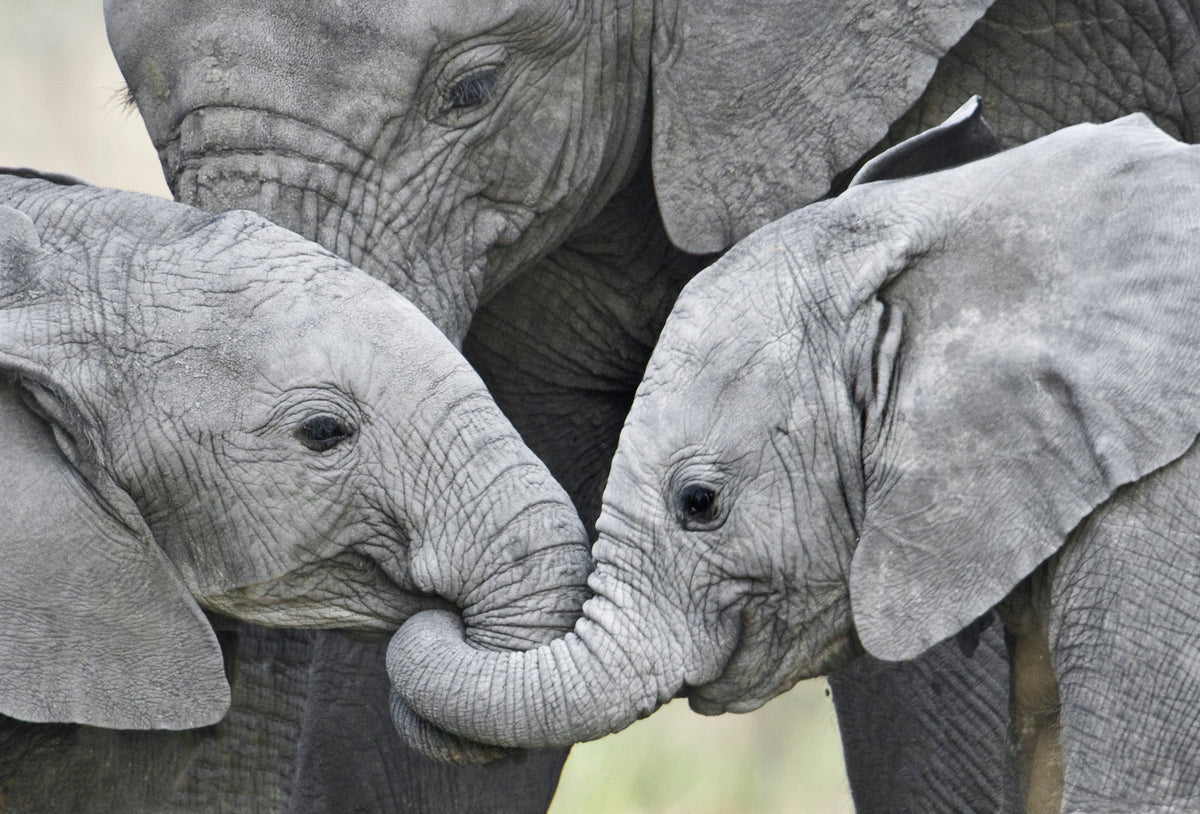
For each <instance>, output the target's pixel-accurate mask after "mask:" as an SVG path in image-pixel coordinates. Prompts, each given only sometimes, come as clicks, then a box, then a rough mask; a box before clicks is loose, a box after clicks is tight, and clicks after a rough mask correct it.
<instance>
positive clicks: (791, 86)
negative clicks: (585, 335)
mask: <svg viewBox="0 0 1200 814" xmlns="http://www.w3.org/2000/svg"><path fill="white" fill-rule="evenodd" d="M989 5H991V0H975V1H974V2H967V1H966V0H958V1H957V2H938V3H907V4H906V3H876V2H871V0H805V2H797V0H771V2H767V3H756V4H755V5H754V8H753V10H752V11H751V10H747V9H746V8H745V7H743V6H741V5H739V4H737V3H729V2H726V1H725V0H659V2H658V8H657V9H656V12H655V31H654V44H653V51H652V56H651V61H652V66H651V74H652V78H651V87H652V90H653V117H654V118H653V131H654V132H653V164H654V184H655V190H656V192H657V194H658V200H659V205H660V207H661V209H662V215H663V222H664V224H665V225H666V228H667V234H668V235H669V236H670V237H671V240H672V241H673V242H674V243H675V244H676V245H677V246H679V247H680V248H681V249H683V250H685V251H688V252H692V253H696V254H703V253H708V252H716V251H721V250H724V249H726V248H728V247H729V246H731V245H732V244H733V243H734V242H735V241H737V240H740V239H741V238H743V237H745V236H746V235H747V234H749V233H750V232H751V231H753V230H754V229H757V228H758V227H760V226H762V225H764V224H765V223H767V222H769V221H772V220H775V219H776V218H778V217H780V216H782V215H784V214H785V213H787V212H790V211H792V210H793V209H797V208H798V207H800V206H802V205H804V204H806V203H809V202H811V201H813V200H816V199H817V198H820V197H822V196H823V195H825V194H826V193H827V192H828V191H829V187H830V184H831V182H832V181H833V179H834V177H835V176H836V175H837V174H838V173H839V172H842V171H843V170H845V169H847V168H849V167H851V166H853V165H854V163H855V162H856V161H858V160H859V158H861V157H862V155H863V154H864V153H866V152H867V151H868V150H869V149H870V148H871V147H873V146H874V145H875V144H876V143H878V142H879V141H880V140H881V139H882V138H883V137H884V136H885V135H886V134H887V130H888V127H889V126H890V125H891V123H892V122H893V121H894V120H896V119H898V118H899V117H900V116H901V114H903V113H904V112H905V111H906V110H908V108H909V107H910V106H911V105H912V104H913V102H915V101H916V100H917V98H918V97H919V96H920V95H921V93H922V92H923V91H924V90H925V86H926V85H927V84H928V82H929V79H930V78H931V77H932V76H933V72H934V69H935V67H936V66H937V62H938V60H939V59H940V58H941V57H942V56H943V55H944V54H945V53H946V52H947V51H949V50H950V48H951V47H952V46H953V45H954V44H955V43H956V42H958V40H959V39H960V38H961V37H962V36H963V35H964V34H965V33H966V32H967V30H968V29H969V28H970V27H971V25H972V24H974V23H975V21H976V20H978V19H979V18H980V17H981V16H983V13H984V12H985V11H986V10H987V8H988V6H989Z"/></svg>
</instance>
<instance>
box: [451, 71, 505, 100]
mask: <svg viewBox="0 0 1200 814" xmlns="http://www.w3.org/2000/svg"><path fill="white" fill-rule="evenodd" d="M499 76H500V69H499V68H485V69H484V70H481V71H476V72H475V73H473V74H470V75H469V76H467V77H465V78H464V79H461V80H459V81H458V82H456V83H455V84H454V86H453V87H451V88H450V90H449V92H447V94H446V107H448V108H450V109H451V110H453V109H456V108H463V107H475V106H477V105H481V104H483V103H484V102H487V101H490V100H491V98H492V93H493V92H494V91H495V90H496V79H497V78H499Z"/></svg>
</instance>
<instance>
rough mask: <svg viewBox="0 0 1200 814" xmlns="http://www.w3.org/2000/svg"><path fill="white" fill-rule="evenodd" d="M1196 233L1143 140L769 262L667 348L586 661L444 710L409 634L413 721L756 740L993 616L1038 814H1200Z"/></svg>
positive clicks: (632, 421)
mask: <svg viewBox="0 0 1200 814" xmlns="http://www.w3.org/2000/svg"><path fill="white" fill-rule="evenodd" d="M916 149H917V150H918V151H919V145H918V146H917V148H916ZM868 177H870V176H869V174H868ZM1198 223H1200V148H1197V147H1190V146H1186V145H1184V144H1181V143H1179V142H1177V141H1174V140H1173V139H1171V138H1170V137H1168V136H1166V135H1165V134H1163V133H1162V132H1160V131H1159V130H1157V129H1156V128H1155V127H1154V126H1153V125H1151V124H1150V123H1149V122H1148V121H1147V120H1146V119H1145V118H1144V117H1141V116H1132V117H1129V118H1126V119H1121V120H1119V121H1116V122H1113V123H1111V124H1108V125H1103V126H1096V125H1080V126H1077V127H1072V128H1069V129H1066V130H1063V131H1060V132H1059V133H1056V134H1054V135H1051V136H1049V137H1046V138H1043V139H1040V140H1038V141H1036V142H1033V143H1031V144H1028V145H1026V146H1023V147H1019V148H1016V149H1013V150H1010V151H1008V152H1003V153H999V154H996V155H993V156H991V157H987V158H983V159H981V160H976V161H971V162H968V163H965V164H963V165H961V166H958V167H956V168H953V169H948V170H945V171H940V172H933V173H930V174H925V175H921V176H918V177H912V178H906V179H904V180H883V181H878V182H868V183H861V184H859V185H857V186H854V187H852V188H851V189H849V190H848V191H847V192H846V193H844V194H843V195H842V196H840V197H839V198H837V199H834V200H831V201H827V202H823V203H820V204H817V205H814V206H811V207H809V208H806V209H804V210H801V211H799V212H796V213H793V214H792V215H790V216H788V217H786V218H783V219H781V220H780V221H778V222H776V223H774V224H772V225H770V226H768V227H766V228H764V229H762V230H760V231H759V232H757V233H755V234H754V235H752V236H751V237H749V238H747V239H746V240H745V241H743V242H742V243H741V244H740V245H739V246H737V247H736V248H735V249H734V250H732V251H731V252H730V253H729V254H728V255H726V256H725V257H724V258H723V259H722V260H721V261H719V262H718V263H717V264H716V265H715V266H713V267H711V268H710V269H709V270H707V271H706V272H704V273H703V274H702V275H701V276H699V277H697V278H696V279H695V280H694V281H693V282H692V283H691V284H690V285H689V286H688V287H687V289H686V290H685V292H684V294H683V296H681V297H680V299H679V301H678V303H677V305H676V307H675V310H674V312H673V314H672V316H671V318H670V321H669V322H668V323H667V325H666V327H665V329H664V331H663V334H662V337H661V339H660V341H659V344H658V347H657V348H656V350H655V352H654V355H653V358H652V360H651V362H650V364H649V367H648V369H647V373H646V378H645V380H644V382H643V383H642V385H641V389H640V390H639V391H638V395H637V399H636V402H635V403H634V405H633V408H632V410H631V412H630V414H629V418H628V421H627V423H626V425H625V428H624V431H623V433H622V436H621V441H620V448H619V452H618V454H617V457H616V459H615V461H614V462H613V467H612V473H611V475H610V477H609V481H608V486H607V490H606V492H605V495H604V508H603V514H602V517H601V519H600V524H599V529H600V537H599V540H598V542H597V543H596V545H595V548H594V554H595V557H596V570H595V572H594V574H593V575H592V577H591V579H590V586H591V588H592V590H593V591H594V592H595V594H596V596H595V597H594V598H593V599H590V600H589V601H588V603H587V604H586V605H585V615H584V617H583V618H582V619H581V620H580V621H579V622H578V623H577V624H576V627H575V630H574V632H573V633H572V634H570V635H568V636H567V637H566V638H564V639H561V640H557V641H554V642H552V643H551V644H550V645H548V646H546V647H544V648H541V649H539V650H533V651H530V652H527V653H509V654H487V655H481V654H476V655H475V660H474V661H475V665H474V669H475V672H474V673H473V674H472V678H471V680H470V681H468V680H467V679H466V678H464V673H462V672H460V673H459V674H458V675H457V676H456V680H455V683H454V684H453V685H452V686H451V687H450V690H451V691H453V693H456V695H453V696H452V697H450V698H448V697H447V695H448V694H449V693H448V692H447V691H446V690H445V689H443V688H442V687H440V686H438V684H437V682H436V680H432V679H436V678H437V676H438V674H439V673H438V670H437V669H428V670H427V672H426V674H425V676H426V677H427V678H429V679H431V680H430V681H427V682H424V683H419V682H417V681H415V680H412V679H413V677H412V676H406V675H404V671H403V665H405V664H407V663H409V661H410V660H414V659H416V660H425V661H428V662H431V663H433V664H437V663H438V660H439V659H443V658H453V657H455V656H453V655H450V656H447V655H444V654H455V653H462V652H463V651H464V650H465V648H464V647H462V646H461V645H455V644H454V640H455V639H456V637H457V636H458V634H457V631H456V628H455V625H454V621H453V620H452V619H450V618H448V617H446V616H444V615H441V614H437V613H431V614H420V615H418V616H416V617H414V619H413V620H411V621H410V622H409V623H408V624H406V625H405V626H404V627H402V628H401V630H400V631H399V633H398V634H397V636H396V637H395V639H394V640H393V643H392V646H391V652H390V663H391V665H392V668H393V673H392V678H393V681H394V682H395V683H396V684H397V685H398V688H399V692H400V694H401V695H402V697H404V698H405V699H406V700H408V701H409V703H410V704H412V705H413V706H414V707H416V708H417V710H418V711H419V712H422V713H424V715H425V716H426V717H427V718H429V719H431V720H435V721H437V722H438V723H440V724H441V725H442V726H444V727H446V728H448V729H451V730H454V731H456V732H460V733H462V734H464V735H466V736H467V737H471V738H476V739H479V740H483V741H488V742H494V743H504V744H509V745H538V744H546V743H567V742H570V741H572V740H580V739H586V738H594V737H598V736H600V735H603V734H604V733H606V732H610V731H614V730H617V729H620V728H622V727H624V726H626V725H627V724H629V723H630V722H632V721H633V720H635V719H636V718H637V717H639V716H641V715H644V714H647V713H649V712H650V711H652V710H654V709H655V708H656V707H657V706H659V705H660V704H662V703H664V702H666V701H667V700H669V699H670V698H671V697H672V696H674V695H676V694H677V693H679V692H680V691H685V692H687V694H688V695H689V696H690V700H691V704H692V706H693V707H694V708H695V709H697V710H699V711H701V712H705V713H717V712H721V711H726V710H731V711H743V710H749V709H753V708H755V707H757V706H759V705H761V704H762V703H764V702H765V701H767V700H768V699H770V698H772V697H773V696H775V695H777V694H779V693H781V692H783V691H785V690H787V689H788V688H789V687H791V686H792V685H793V684H795V683H796V682H797V681H799V680H801V679H804V678H808V677H811V676H818V675H822V674H826V673H829V672H830V671H832V670H835V669H838V668H840V667H843V666H845V665H847V664H848V663H849V662H851V661H852V660H853V659H855V658H856V656H857V655H859V654H860V653H861V649H860V647H859V642H861V646H862V647H863V648H865V649H866V651H867V652H869V653H871V654H873V655H875V656H878V657H881V658H884V659H891V660H900V659H909V658H912V657H914V656H916V655H918V654H921V653H922V652H924V651H926V650H927V649H928V648H930V647H931V646H933V645H934V644H935V643H938V642H939V641H941V640H944V639H946V638H947V637H949V636H952V635H954V634H956V633H959V632H960V631H963V630H964V629H968V630H969V629H972V628H975V629H977V628H978V625H973V624H972V623H973V622H974V621H975V620H977V619H978V618H979V617H981V616H982V615H984V614H989V613H990V612H991V610H992V609H998V611H999V613H1000V616H1001V618H1002V619H1003V621H1004V624H1005V625H1006V629H1007V632H1008V634H1009V638H1010V642H1011V643H1012V652H1013V674H1014V678H1013V681H1014V685H1013V688H1014V694H1013V697H1014V701H1015V706H1014V709H1013V719H1014V724H1015V726H1014V734H1015V736H1016V737H1017V738H1018V739H1019V740H1018V745H1019V746H1020V747H1021V748H1022V757H1023V758H1024V769H1025V771H1024V788H1025V792H1026V795H1027V796H1026V799H1025V801H1024V803H1025V804H1026V805H1027V806H1029V807H1030V808H1033V809H1041V810H1058V809H1059V808H1060V807H1061V808H1062V809H1064V810H1071V811H1075V810H1082V811H1118V810H1137V811H1147V810H1151V809H1153V810H1160V808H1161V809H1167V808H1170V809H1171V810H1196V809H1197V807H1200V635H1197V633H1198V631H1200V454H1198V453H1196V452H1195V451H1194V444H1195V442H1196V438H1197V434H1198V433H1200V228H1198V226H1197V224H1198ZM468 687H469V688H474V687H479V688H482V691H481V697H480V699H479V700H478V703H477V705H476V706H474V707H472V706H470V705H468V704H466V703H458V704H452V703H450V702H451V701H452V700H456V699H458V698H461V697H464V696H467V697H469V696H470V695H471V692H470V691H467V690H466V689H465V688H468Z"/></svg>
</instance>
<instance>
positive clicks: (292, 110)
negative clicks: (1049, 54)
mask: <svg viewBox="0 0 1200 814" xmlns="http://www.w3.org/2000/svg"><path fill="white" fill-rule="evenodd" d="M988 5H989V3H988V2H987V1H986V0H977V1H976V2H966V3H917V4H913V3H910V4H907V5H903V6H897V7H894V8H893V7H888V8H881V7H879V5H878V4H877V3H870V2H866V1H865V0H861V1H859V0H856V2H851V3H845V2H819V3H816V4H814V3H812V2H804V3H798V2H774V3H768V4H765V5H759V6H757V7H756V8H755V13H754V14H745V13H744V10H742V9H741V8H740V7H736V6H733V5H730V4H728V3H725V2H719V0H702V1H701V2H689V3H680V2H672V0H659V2H655V3H651V2H648V0H641V1H640V2H637V3H632V4H627V3H598V4H590V5H588V6H586V8H585V7H583V6H578V7H577V4H573V3H558V2H549V1H548V0H524V1H523V2H511V3H504V4H500V5H496V4H486V5H479V4H474V5H469V4H464V3H458V2H455V3H446V2H415V3H405V4H401V5H397V4H395V3H388V2H377V3H372V4H366V5H360V6H358V7H356V9H355V11H354V12H353V13H347V11H346V10H345V8H344V6H343V5H342V4H339V3H334V2H331V0H304V2H280V0H238V2H235V3H234V4H232V5H231V4H230V3H228V2H226V3H221V4H220V5H219V6H218V5H216V4H212V3H196V2H184V1H183V0H175V2H170V3H165V4H164V3H160V4H158V5H156V6H155V7H154V8H153V9H149V8H147V7H146V6H145V5H144V4H140V3H133V2H126V0H107V2H106V3H105V14H106V19H107V23H108V31H109V39H110V42H111V43H112V46H113V50H114V53H115V54H116V56H117V60H118V62H119V64H120V66H121V69H122V71H123V73H124V75H125V77H126V81H127V83H128V85H129V88H130V90H131V94H132V98H134V99H135V100H136V102H137V105H138V108H139V110H140V111H141V113H142V115H143V117H144V118H145V120H146V124H147V127H148V128H149V131H150V135H151V137H152V139H153V141H154V143H155V145H156V147H157V148H158V149H159V152H160V156H161V157H162V160H163V163H164V168H165V170H166V173H167V177H168V181H169V182H170V184H171V187H172V189H173V190H174V192H175V194H176V196H177V197H179V198H181V199H182V200H185V201H187V202H189V203H193V204H197V205H200V206H202V207H204V208H206V209H228V208H250V209H256V210H258V211H260V212H263V213H264V214H268V215H269V216H271V217H272V218H273V219H274V220H275V221H276V222H279V223H281V224H283V225H286V226H288V227H289V228H292V229H294V230H295V231H297V232H299V233H301V234H304V235H306V236H308V237H311V238H313V239H317V240H319V241H320V242H321V243H323V244H324V245H326V246H327V247H328V248H330V249H332V250H334V251H336V252H337V253H338V254H340V255H342V256H345V257H347V258H348V259H350V260H351V261H352V262H354V263H356V264H358V265H360V266H361V267H363V268H364V269H366V270H367V271H368V272H370V273H372V274H374V275H376V276H379V277H381V278H382V279H385V280H387V281H389V282H390V283H392V284H393V285H394V286H396V287H397V288H399V289H400V290H401V291H402V292H404V293H405V294H406V295H407V296H409V297H410V298H411V299H413V300H414V302H416V303H417V304H418V305H420V306H421V307H422V308H423V309H424V310H425V311H426V313H427V314H429V315H430V317H431V318H432V319H434V320H435V321H436V322H437V323H438V324H439V325H440V326H442V327H443V329H444V330H445V331H446V332H447V334H448V335H450V336H451V337H453V338H458V337H461V335H462V333H464V332H465V331H466V328H467V325H468V324H469V321H470V314H471V313H473V311H474V309H475V307H476V306H477V305H478V303H479V302H480V301H481V300H482V299H485V298H486V297H488V296H489V295H490V293H491V292H493V291H495V290H497V289H498V288H499V287H500V286H502V285H503V284H504V283H505V282H506V281H507V280H508V279H510V278H511V277H512V275H514V274H515V273H517V272H518V271H519V270H521V269H523V268H524V267H526V266H527V265H528V264H529V263H530V262H531V261H533V260H536V259H537V258H539V257H540V256H541V255H543V254H544V253H545V252H546V251H547V250H549V249H551V248H554V247H556V246H558V245H560V244H562V243H563V241H564V240H566V239H567V237H568V236H570V235H571V234H572V232H573V231H574V230H575V229H576V228H578V227H579V226H580V225H581V224H584V223H586V222H588V220H589V219H591V218H592V217H594V216H595V215H596V213H597V212H598V211H599V210H600V208H601V207H603V206H604V205H605V204H606V203H607V202H608V200H609V199H610V198H611V197H612V195H613V194H614V193H615V192H616V191H617V190H618V189H620V188H621V187H622V186H623V185H624V184H625V183H626V182H627V181H628V179H629V178H630V177H631V174H632V173H634V172H635V171H637V169H638V168H639V166H640V165H641V164H642V163H643V161H644V148H645V146H646V145H647V144H648V143H649V145H650V153H651V156H652V157H651V161H652V164H653V174H654V180H655V188H656V191H657V196H658V200H659V203H660V206H661V211H662V216H663V221H664V223H665V226H666V229H667V232H668V234H669V235H670V237H671V239H672V240H673V241H674V243H675V244H676V245H678V246H679V247H681V248H683V249H684V250H685V251H688V252H691V253H697V254H699V253H708V252H712V251H717V250H722V249H724V248H727V247H728V246H729V245H731V244H732V243H733V242H734V241H735V240H737V239H739V238H741V237H744V236H745V235H746V234H748V233H749V232H750V231H752V230H753V229H755V228H757V227H759V226H761V225H762V224H764V223H766V222H767V221H769V220H771V219H773V218H775V217H778V216H780V215H783V214H784V213H785V212H788V211H790V210H791V209H794V208H795V207H797V206H799V205H801V204H804V203H807V202H809V201H811V200H815V199H817V198H819V197H821V196H823V195H825V194H826V193H827V192H828V190H829V188H830V185H831V182H832V181H833V179H834V177H835V176H836V175H837V174H838V173H839V172H842V171H844V170H845V169H847V168H849V167H851V166H852V165H853V164H854V163H855V162H856V161H857V160H858V159H859V157H860V156H861V155H862V154H863V153H865V152H866V151H867V150H868V149H869V148H870V147H872V146H873V145H874V144H876V143H877V142H878V141H879V140H880V139H881V138H882V137H883V136H884V135H885V134H886V132H887V129H888V126H889V124H890V123H891V122H892V121H893V120H895V119H896V118H897V117H898V116H899V115H900V114H901V113H902V112H904V111H905V110H907V109H908V108H909V106H910V105H911V104H912V103H913V102H914V101H915V100H916V99H917V97H918V96H919V95H920V93H921V92H922V90H923V89H924V87H925V85H926V83H927V82H928V80H929V78H930V76H931V75H932V74H933V71H934V68H935V66H936V63H937V60H938V58H939V57H940V56H941V55H942V54H944V53H945V52H946V51H947V50H948V49H949V48H950V47H951V46H952V45H953V44H954V43H955V42H956V41H957V40H958V39H959V38H960V37H961V36H962V35H963V34H964V33H965V32H966V31H967V30H968V29H969V28H970V26H971V25H972V24H973V23H974V22H975V21H976V20H977V19H979V17H980V16H981V15H982V14H983V13H984V12H985V11H986V9H987V7H988ZM647 114H648V115H647ZM647 122H648V123H649V132H647V129H646V124H647ZM464 275H465V277H464Z"/></svg>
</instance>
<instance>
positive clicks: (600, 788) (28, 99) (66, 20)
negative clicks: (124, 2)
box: [0, 0, 852, 814]
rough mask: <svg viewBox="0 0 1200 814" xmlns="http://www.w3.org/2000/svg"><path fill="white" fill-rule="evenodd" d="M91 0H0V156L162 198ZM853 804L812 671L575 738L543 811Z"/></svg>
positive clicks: (840, 808)
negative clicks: (740, 706)
mask: <svg viewBox="0 0 1200 814" xmlns="http://www.w3.org/2000/svg"><path fill="white" fill-rule="evenodd" d="M101 8H102V5H101V0H0V110H3V111H4V120H3V126H2V127H0V166H27V167H34V168H37V169H41V170H53V171H57V172H65V173H69V174H72V175H77V176H79V177H81V178H83V179H84V180H86V181H90V182H92V183H95V184H100V185H103V186H112V187H118V188H121V189H132V190H138V191H141V192H148V193H151V194H155V195H162V196H164V197H169V196H170V193H169V192H168V191H167V187H166V184H165V183H164V182H163V179H162V175H161V172H160V170H159V166H158V161H157V158H156V157H155V154H154V149H153V147H152V146H151V145H150V140H149V138H148V137H147V136H146V131H145V130H144V128H143V127H142V123H141V120H140V119H139V118H138V116H137V114H136V112H134V111H127V110H125V109H124V108H123V106H122V104H121V101H120V97H121V93H120V89H121V87H122V80H121V75H120V72H119V71H118V70H117V66H116V64H115V62H113V59H112V56H111V54H110V53H109V50H108V42H107V40H106V39H105V36H104V21H103V16H102V10H101ZM851 810H852V806H851V804H850V798H849V792H848V791H847V787H846V776H845V770H844V769H843V768H842V759H841V744H840V742H839V740H838V733H837V725H836V723H835V722H834V717H833V707H832V704H831V703H830V701H829V699H828V698H827V697H826V694H825V684H824V682H823V681H809V682H805V683H803V684H801V685H800V686H798V687H796V688H795V689H793V690H792V691H790V692H788V693H786V694H785V695H783V696H781V697H779V698H777V699H775V700H774V701H772V702H771V703H769V704H767V705H766V706H765V707H763V708H762V709H760V710H758V711H757V712H755V713H751V714H749V715H722V716H719V717H716V718H705V717H703V716H700V715H696V714H694V713H692V712H691V711H690V710H689V709H688V707H687V704H686V702H684V701H676V702H674V703H672V704H670V705H669V706H668V707H667V708H666V709H663V710H661V711H659V712H658V713H656V714H655V715H653V716H652V717H650V718H648V719H646V720H644V721H639V722H638V723H636V724H634V725H633V726H631V727H629V728H628V729H627V730H625V731H624V732H621V733H619V734H617V735H613V736H610V737H607V738H604V739H602V740H599V741H594V742H592V743H586V744H582V745H580V746H577V747H575V749H574V750H573V752H572V755H571V759H570V760H569V761H568V763H567V769H566V771H565V772H564V774H563V777H562V782H561V784H560V785H559V790H558V794H557V795H556V796H555V799H554V805H553V807H552V808H551V812H552V814H589V813H593V812H594V813H595V814H674V813H678V814H835V813H836V812H849V811H851Z"/></svg>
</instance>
